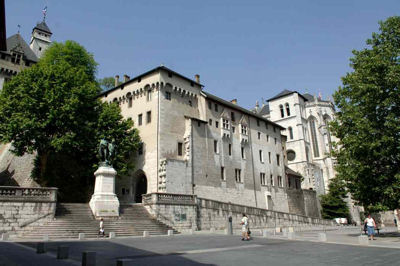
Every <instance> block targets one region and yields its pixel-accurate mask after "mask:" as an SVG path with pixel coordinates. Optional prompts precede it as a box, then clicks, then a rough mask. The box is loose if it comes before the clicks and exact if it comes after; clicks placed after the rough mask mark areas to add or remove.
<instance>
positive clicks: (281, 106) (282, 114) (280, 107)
mask: <svg viewBox="0 0 400 266" xmlns="http://www.w3.org/2000/svg"><path fill="white" fill-rule="evenodd" d="M279 109H280V110H281V117H284V116H285V111H284V110H283V105H282V104H281V105H279Z"/></svg>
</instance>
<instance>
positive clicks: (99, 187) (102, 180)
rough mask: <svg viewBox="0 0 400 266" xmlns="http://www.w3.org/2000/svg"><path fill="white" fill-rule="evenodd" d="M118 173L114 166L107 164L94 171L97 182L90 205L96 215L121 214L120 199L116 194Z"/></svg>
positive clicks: (114, 215) (110, 215)
mask: <svg viewBox="0 0 400 266" xmlns="http://www.w3.org/2000/svg"><path fill="white" fill-rule="evenodd" d="M116 174H117V172H116V171H115V170H114V168H112V167H107V166H101V167H99V169H97V171H96V172H95V173H94V175H95V176H96V183H95V186H94V194H93V195H92V198H91V200H90V202H89V206H90V208H91V209H92V213H93V215H94V216H95V217H118V216H119V200H118V198H117V195H115V176H116Z"/></svg>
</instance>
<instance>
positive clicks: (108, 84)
mask: <svg viewBox="0 0 400 266" xmlns="http://www.w3.org/2000/svg"><path fill="white" fill-rule="evenodd" d="M97 82H98V83H99V85H100V87H101V88H102V90H109V89H112V88H114V86H115V79H114V78H113V77H105V78H102V79H99V80H98V81H97Z"/></svg>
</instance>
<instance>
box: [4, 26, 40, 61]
mask: <svg viewBox="0 0 400 266" xmlns="http://www.w3.org/2000/svg"><path fill="white" fill-rule="evenodd" d="M13 50H17V51H20V52H23V53H24V56H25V58H26V59H27V60H29V61H33V62H37V61H38V60H39V59H38V58H37V57H36V55H35V53H34V52H33V51H32V50H31V48H30V47H29V46H28V44H27V43H26V42H25V41H24V39H23V38H22V37H21V35H19V34H18V33H17V34H14V35H12V36H11V37H8V39H7V52H8V53H11V51H13Z"/></svg>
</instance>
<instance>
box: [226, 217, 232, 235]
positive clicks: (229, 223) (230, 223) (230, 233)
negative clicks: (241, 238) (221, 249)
mask: <svg viewBox="0 0 400 266" xmlns="http://www.w3.org/2000/svg"><path fill="white" fill-rule="evenodd" d="M227 235H233V227H232V216H229V217H228V232H227Z"/></svg>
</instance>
